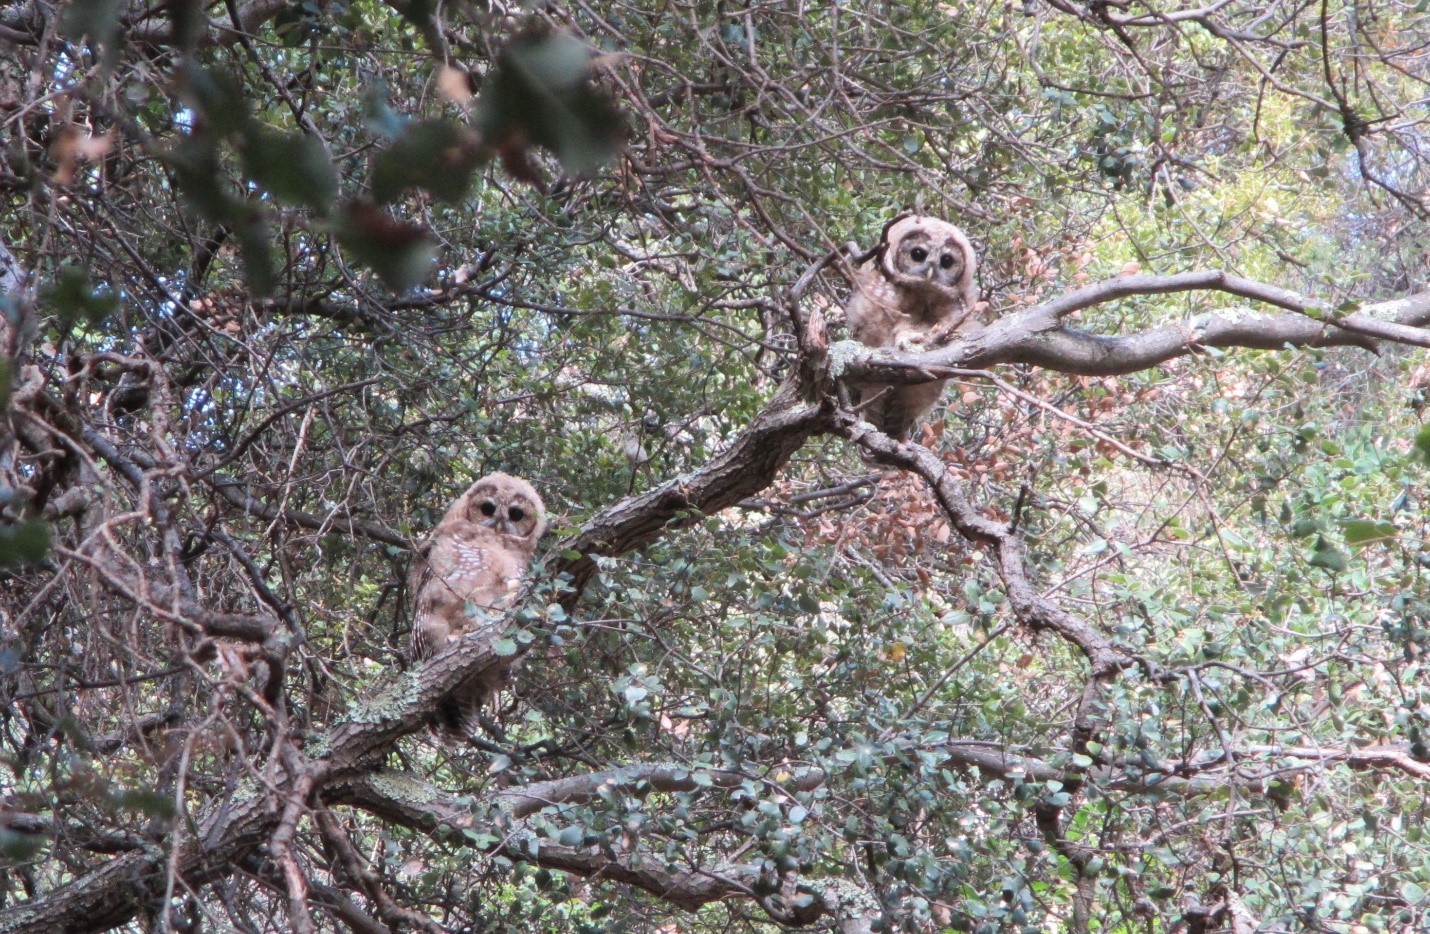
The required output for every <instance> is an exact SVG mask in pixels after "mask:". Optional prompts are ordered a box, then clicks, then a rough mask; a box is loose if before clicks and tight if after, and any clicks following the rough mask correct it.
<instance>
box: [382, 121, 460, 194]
mask: <svg viewBox="0 0 1430 934" xmlns="http://www.w3.org/2000/svg"><path fill="white" fill-rule="evenodd" d="M480 155H481V150H480V147H479V146H478V143H477V138H476V136H475V134H473V133H472V131H471V130H469V129H467V128H466V127H464V126H462V125H461V124H459V123H455V122H453V121H451V120H423V121H419V122H416V123H409V124H407V125H406V126H405V127H403V128H402V130H401V132H400V133H399V134H398V135H397V138H396V139H394V140H393V141H392V144H391V145H389V146H388V147H387V148H386V149H384V150H383V151H382V152H380V153H378V155H377V157H376V158H375V159H374V160H373V165H372V182H371V185H372V196H373V198H374V199H376V200H377V201H378V203H387V202H389V201H393V200H395V199H396V198H397V197H398V196H399V195H401V194H402V193H403V192H404V191H405V190H407V189H409V188H423V189H425V190H427V191H429V192H431V194H432V196H433V197H434V198H437V199H438V200H441V201H447V202H458V201H461V200H462V199H463V198H465V197H466V196H467V192H468V191H469V190H470V188H471V185H472V173H473V172H474V171H476V169H477V168H478V166H479V165H480V164H481V161H482V160H481V158H480Z"/></svg>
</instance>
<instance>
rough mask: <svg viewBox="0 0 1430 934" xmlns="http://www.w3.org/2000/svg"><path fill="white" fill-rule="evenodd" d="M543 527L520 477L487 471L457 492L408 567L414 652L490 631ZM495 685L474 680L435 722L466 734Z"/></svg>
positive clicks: (533, 496)
mask: <svg viewBox="0 0 1430 934" xmlns="http://www.w3.org/2000/svg"><path fill="white" fill-rule="evenodd" d="M545 530H546V511H545V507H544V506H543V505H542V502H541V497H540V496H538V495H537V493H536V490H535V489H533V488H532V486H531V484H529V483H527V482H526V481H525V480H522V479H521V478H519V477H513V476H510V475H508V474H504V473H494V474H489V475H488V476H485V477H483V478H481V479H480V480H478V481H477V482H476V483H473V484H472V485H471V487H470V488H469V489H468V490H467V492H465V493H463V494H462V495H461V496H459V497H457V500H456V501H455V502H454V503H452V505H451V506H450V507H448V509H447V513H446V515H444V516H443V517H442V521H441V522H439V523H437V527H436V528H435V529H433V530H432V534H431V535H429V536H428V537H427V540H426V541H425V542H424V543H423V544H422V547H421V548H420V549H419V550H418V553H417V557H416V559H415V560H413V562H412V569H411V571H410V572H409V574H408V587H409V589H410V591H411V592H412V594H413V595H414V598H415V601H416V612H415V613H414V615H413V620H412V655H413V657H414V658H416V659H425V658H430V657H432V656H433V655H436V654H437V653H439V652H441V651H442V650H443V649H445V648H446V647H447V645H448V643H450V642H452V641H454V640H456V639H457V638H458V637H460V636H463V635H465V634H466V633H468V632H472V631H473V630H477V629H479V628H481V627H486V628H489V629H491V630H492V631H493V633H494V632H495V627H496V625H497V624H498V621H499V620H500V619H501V614H502V610H503V609H504V608H505V606H506V605H507V603H508V602H510V600H511V597H512V595H513V594H514V593H515V592H516V589H517V587H518V586H519V584H520V581H521V575H522V574H523V572H525V570H526V566H527V564H528V563H529V562H530V561H531V557H532V555H533V554H535V552H536V543H537V541H538V540H539V539H540V538H541V533H542V532H544V531H545ZM499 687H500V684H496V683H479V684H476V685H473V686H472V688H471V689H470V690H463V691H461V692H459V696H454V697H452V698H450V699H449V701H448V703H446V704H444V705H443V708H442V711H441V721H442V724H443V725H444V726H446V727H448V728H449V729H452V730H454V731H457V732H460V733H465V734H468V735H470V733H471V726H472V721H473V720H474V718H475V716H476V713H477V711H478V710H479V709H480V707H481V704H482V702H483V701H484V700H485V699H486V698H487V697H488V696H490V695H491V694H492V693H493V692H494V691H495V690H496V689H497V688H499Z"/></svg>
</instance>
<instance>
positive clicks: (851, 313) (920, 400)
mask: <svg viewBox="0 0 1430 934" xmlns="http://www.w3.org/2000/svg"><path fill="white" fill-rule="evenodd" d="M977 264H978V258H977V256H976V255H975V254H974V252H973V245H972V244H971V243H970V242H969V240H968V237H967V236H966V235H965V234H964V233H963V231H961V230H959V229H958V228H957V227H955V226H953V225H952V224H950V223H948V222H947V221H942V220H939V219H938V218H936V217H924V216H921V215H917V214H906V215H902V216H900V217H896V218H894V220H892V221H890V222H889V224H888V226H886V227H885V228H884V233H883V236H882V237H881V238H880V240H879V246H878V248H877V249H876V251H875V253H874V255H873V256H871V257H870V258H869V259H868V260H866V261H865V262H864V263H862V264H861V265H860V266H859V268H858V270H856V272H855V284H854V294H853V295H852V296H851V297H850V299H849V305H848V307H847V308H846V309H845V317H846V319H847V320H848V322H849V331H850V334H851V335H852V336H853V337H854V339H855V340H857V341H859V342H860V343H861V344H864V345H866V346H869V347H891V348H894V349H896V350H903V351H919V350H931V349H933V348H934V347H937V346H939V345H940V344H943V343H947V342H948V340H949V339H951V338H953V337H955V336H957V335H962V334H969V333H972V332H973V331H976V330H978V329H979V328H981V327H982V326H983V322H982V321H981V320H980V319H979V317H978V287H977V286H976V285H975V284H974V278H973V277H974V272H975V271H976V269H977ZM943 387H944V381H942V380H940V381H937V382H931V383H922V384H919V385H916V386H891V385H888V384H886V383H857V384H854V385H853V386H852V387H851V388H852V389H853V390H854V392H855V394H856V395H857V396H858V399H857V400H856V401H860V402H863V403H866V404H865V407H864V408H863V410H862V414H863V417H864V419H865V420H866V421H868V422H870V423H872V424H873V425H875V426H876V427H878V428H879V429H880V430H881V431H883V432H885V433H886V434H888V435H891V436H893V437H894V438H897V439H899V440H903V439H905V438H907V437H908V436H909V430H910V429H911V428H913V425H914V422H915V421H917V420H918V418H919V416H920V415H923V414H924V413H925V412H927V411H928V410H929V409H931V408H932V407H933V404H934V403H935V402H937V401H938V398H939V396H940V395H942V393H943Z"/></svg>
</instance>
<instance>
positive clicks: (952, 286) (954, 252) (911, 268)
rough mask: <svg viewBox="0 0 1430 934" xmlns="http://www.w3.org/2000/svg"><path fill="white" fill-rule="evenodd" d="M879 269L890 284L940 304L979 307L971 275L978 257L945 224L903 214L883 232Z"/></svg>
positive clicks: (965, 239)
mask: <svg viewBox="0 0 1430 934" xmlns="http://www.w3.org/2000/svg"><path fill="white" fill-rule="evenodd" d="M881 244H882V247H881V249H882V251H883V256H882V259H881V260H880V263H881V267H882V269H883V271H884V274H885V276H886V277H887V278H888V279H889V281H891V282H893V283H895V284H896V285H898V286H899V287H901V288H904V289H911V290H913V291H914V292H915V293H923V294H929V295H932V296H934V297H935V298H937V299H938V300H939V301H942V300H944V299H950V300H954V301H959V300H961V301H962V302H963V305H964V307H965V308H973V307H974V306H975V305H976V304H978V287H977V286H976V285H974V284H973V273H974V270H975V269H976V268H977V266H978V257H977V255H976V254H975V253H974V252H973V244H972V243H970V242H969V240H968V236H967V235H966V234H965V233H964V232H963V231H962V230H959V229H958V228H957V227H955V226H954V225H952V224H950V223H949V222H948V221H945V220H940V219H939V218H937V217H927V216H924V215H920V214H903V215H900V216H899V217H896V218H894V219H893V220H892V221H890V222H889V224H888V226H886V227H885V228H884V235H883V237H882V239H881Z"/></svg>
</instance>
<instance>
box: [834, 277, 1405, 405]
mask: <svg viewBox="0 0 1430 934" xmlns="http://www.w3.org/2000/svg"><path fill="white" fill-rule="evenodd" d="M1194 290H1215V291H1221V292H1226V293H1228V294H1231V295H1236V296H1238V297H1241V298H1249V299H1253V300H1255V301H1258V302H1264V303H1266V304H1270V305H1275V306H1276V307H1279V308H1285V309H1288V310H1289V311H1291V312H1293V313H1292V314H1267V313H1264V312H1255V311H1251V310H1248V309H1234V310H1228V311H1222V312H1212V313H1206V314H1200V315H1196V316H1193V317H1191V318H1189V319H1187V320H1185V321H1181V322H1178V323H1176V324H1171V325H1166V326H1164V327H1160V328H1154V329H1152V330H1150V331H1143V332H1141V333H1138V334H1125V335H1119V336H1117V337H1106V336H1102V335H1097V334H1090V333H1087V332H1085V331H1079V330H1076V329H1073V328H1068V327H1065V326H1064V325H1063V319H1064V318H1066V317H1067V316H1068V315H1070V314H1072V313H1073V312H1076V311H1080V310H1082V309H1084V308H1091V307H1093V306H1095V305H1100V304H1103V303H1106V302H1110V301H1115V300H1117V299H1122V298H1130V297H1134V296H1138V295H1165V294H1169V293H1174V292H1187V291H1194ZM1427 325H1430V291H1426V292H1419V293H1417V294H1415V295H1411V296H1408V297H1406V298H1400V299H1393V300H1390V301H1385V302H1378V303H1376V304H1373V305H1367V306H1363V307H1362V308H1361V310H1359V311H1356V312H1353V313H1351V314H1346V315H1341V316H1339V317H1337V316H1335V315H1333V314H1332V313H1330V312H1328V311H1325V310H1323V309H1320V308H1318V307H1317V306H1316V305H1315V303H1313V302H1311V301H1310V300H1308V299H1305V298H1302V297H1301V296H1298V295H1296V294H1295V293H1293V292H1289V291H1287V290H1285V289H1280V288H1277V287H1275V286H1269V285H1263V284H1261V283H1257V282H1251V281H1249V280H1246V279H1240V278H1237V277H1235V276H1229V275H1227V274H1226V273H1223V272H1219V271H1215V270H1212V271H1207V272H1193V273H1184V274H1181V275H1176V276H1123V277H1121V278H1117V279H1108V280H1106V281H1104V282H1099V283H1095V284H1093V285H1089V286H1086V287H1085V288H1081V289H1078V290H1077V291H1075V292H1070V293H1068V294H1066V295H1063V296H1059V297H1058V298H1056V299H1053V300H1052V301H1050V302H1045V303H1043V304H1042V305H1039V306H1037V307H1035V308H1030V309H1028V310H1026V311H1020V312H1017V313H1015V314H1011V315H1007V316H1005V317H1003V318H999V319H998V320H997V321H994V322H993V323H992V324H990V325H989V326H988V327H987V328H985V329H984V330H982V331H980V332H978V333H977V334H974V335H972V336H970V337H968V338H965V339H963V340H959V341H955V342H953V343H950V344H949V345H948V346H946V347H942V348H940V349H938V350H932V351H928V352H926V353H917V354H915V353H899V352H897V351H893V350H887V349H885V350H870V349H868V348H864V347H860V346H859V345H858V344H854V343H852V342H849V341H846V342H844V343H841V344H839V345H838V346H837V347H836V348H835V349H834V354H833V358H834V360H835V361H836V362H835V369H836V371H837V372H836V373H835V374H834V375H836V376H839V377H841V378H843V379H847V380H862V381H872V382H884V383H923V382H928V381H930V380H933V379H940V378H943V376H944V373H943V372H942V370H944V369H946V368H951V367H952V368H966V367H974V366H976V367H987V366H991V365H993V364H995V363H1030V364H1034V365H1036V366H1041V367H1045V368H1047V369H1050V370H1056V371H1058V372H1062V373H1076V374H1078V375H1081V376H1118V375H1121V374H1124V373H1132V372H1135V371H1137V370H1144V369H1148V368H1149V367H1154V366H1157V365H1158V364H1161V363H1165V362H1166V361H1168V360H1171V359H1174V358H1176V357H1184V356H1189V355H1191V354H1195V353H1199V352H1200V351H1201V350H1202V349H1203V348H1206V347H1222V348H1230V347H1246V348H1252V349H1259V350H1280V349H1283V348H1285V347H1287V346H1293V347H1335V346H1355V347H1364V348H1367V349H1374V348H1375V347H1376V341H1377V340H1385V341H1390V342H1394V343H1400V344H1410V345H1414V346H1420V347H1430V330H1427V329H1426V327H1427Z"/></svg>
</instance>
